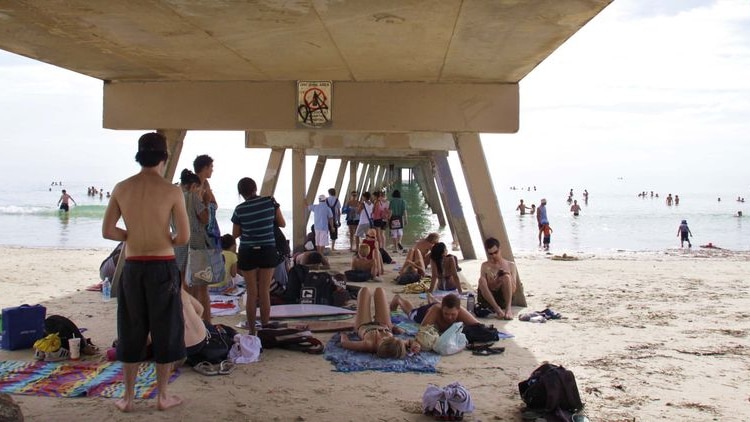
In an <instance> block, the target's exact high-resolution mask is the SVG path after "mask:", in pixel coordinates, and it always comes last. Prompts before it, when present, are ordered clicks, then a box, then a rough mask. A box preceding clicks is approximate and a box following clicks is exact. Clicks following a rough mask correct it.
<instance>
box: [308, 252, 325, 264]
mask: <svg viewBox="0 0 750 422" xmlns="http://www.w3.org/2000/svg"><path fill="white" fill-rule="evenodd" d="M322 263H323V255H321V254H320V252H310V253H309V254H308V255H307V264H308V265H315V264H322Z"/></svg>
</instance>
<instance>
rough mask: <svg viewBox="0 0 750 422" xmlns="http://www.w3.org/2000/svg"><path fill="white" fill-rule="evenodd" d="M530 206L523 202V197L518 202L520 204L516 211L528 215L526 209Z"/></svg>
mask: <svg viewBox="0 0 750 422" xmlns="http://www.w3.org/2000/svg"><path fill="white" fill-rule="evenodd" d="M528 208H529V207H527V206H526V204H524V203H523V199H522V200H521V203H520V204H518V206H517V207H516V211H518V212H520V213H521V215H526V209H528Z"/></svg>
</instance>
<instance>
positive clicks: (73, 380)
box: [0, 360, 179, 399]
mask: <svg viewBox="0 0 750 422" xmlns="http://www.w3.org/2000/svg"><path fill="white" fill-rule="evenodd" d="M178 375H179V371H175V372H174V373H173V374H172V376H171V377H170V380H169V382H172V381H174V380H175V379H176V378H177V376H178ZM122 379H123V373H122V363H120V362H71V361H68V362H26V361H13V360H9V361H0V393H8V394H24V395H31V396H46V397H83V396H89V397H109V398H121V397H123V395H124V392H125V385H124V384H123V383H122ZM135 396H136V398H139V399H150V398H154V397H156V365H155V364H154V363H152V362H150V363H146V364H142V365H141V366H140V368H139V370H138V377H137V378H136V383H135Z"/></svg>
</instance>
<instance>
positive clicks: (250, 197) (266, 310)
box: [232, 177, 286, 334]
mask: <svg viewBox="0 0 750 422" xmlns="http://www.w3.org/2000/svg"><path fill="white" fill-rule="evenodd" d="M237 191H238V192H239V194H240V195H242V197H243V198H244V199H245V202H243V203H241V204H239V205H237V207H236V208H235V209H234V214H232V223H233V224H234V226H233V228H232V235H233V236H234V237H235V238H237V237H239V238H240V248H239V251H238V257H239V261H238V262H237V268H238V269H239V270H240V271H241V272H242V276H243V277H245V282H246V283H247V303H246V304H245V310H246V312H247V322H248V325H247V326H248V328H249V329H250V334H255V309H256V305H257V303H258V300H260V322H261V324H264V325H265V324H268V322H269V320H270V319H271V295H270V287H271V278H272V277H273V270H274V267H276V265H278V263H279V259H280V257H279V255H278V252H277V250H276V237H275V236H274V233H273V227H274V224H277V225H278V226H279V227H284V226H286V222H285V221H284V217H283V216H282V215H281V210H280V209H279V204H278V203H277V202H276V201H275V200H274V199H273V197H270V196H258V187H257V185H256V184H255V181H254V180H253V179H251V178H249V177H244V178H242V179H240V181H239V182H238V183H237Z"/></svg>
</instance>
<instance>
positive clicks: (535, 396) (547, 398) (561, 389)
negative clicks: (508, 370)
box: [518, 363, 583, 413]
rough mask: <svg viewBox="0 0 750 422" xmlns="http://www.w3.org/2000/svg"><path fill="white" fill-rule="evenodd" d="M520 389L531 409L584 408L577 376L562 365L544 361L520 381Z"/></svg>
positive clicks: (573, 411)
mask: <svg viewBox="0 0 750 422" xmlns="http://www.w3.org/2000/svg"><path fill="white" fill-rule="evenodd" d="M518 391H519V393H521V399H523V401H524V403H526V406H528V407H529V408H530V409H534V410H541V411H543V412H555V410H556V409H557V408H560V409H562V410H565V411H567V412H571V413H575V412H577V411H579V410H581V409H583V403H581V396H580V395H579V393H578V385H577V384H576V378H575V376H574V375H573V373H572V372H571V371H569V370H567V369H565V368H563V367H562V366H558V365H553V364H551V363H544V364H543V365H542V366H540V367H539V368H537V369H536V370H534V372H532V373H531V376H530V377H529V379H527V380H525V381H521V382H520V383H518Z"/></svg>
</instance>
